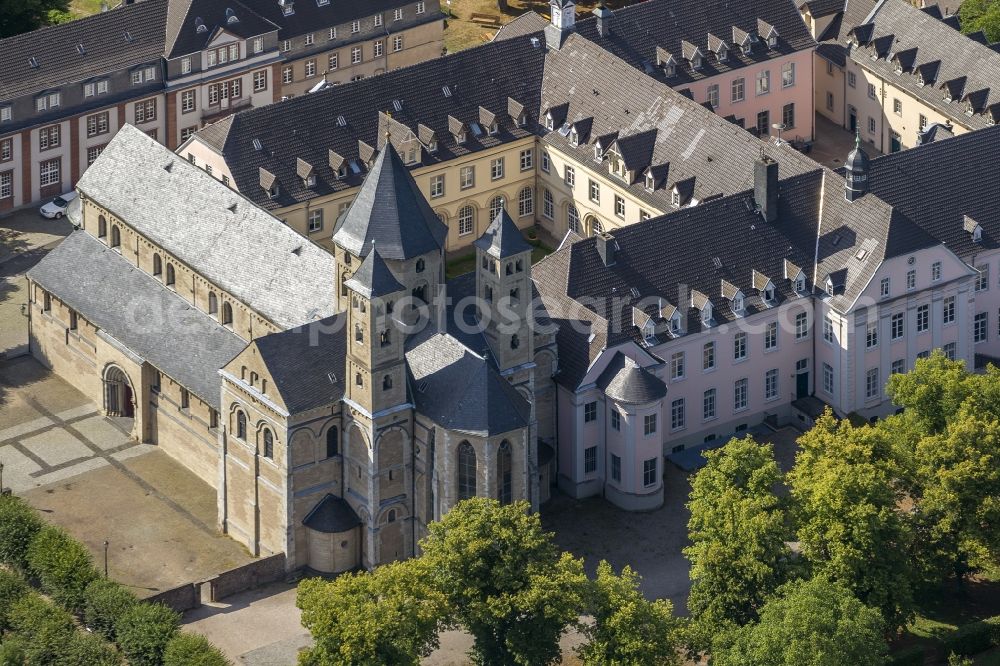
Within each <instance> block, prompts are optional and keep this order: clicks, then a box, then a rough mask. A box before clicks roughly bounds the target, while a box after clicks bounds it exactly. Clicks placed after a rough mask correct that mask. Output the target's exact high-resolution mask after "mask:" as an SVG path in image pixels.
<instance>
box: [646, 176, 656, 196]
mask: <svg viewBox="0 0 1000 666" xmlns="http://www.w3.org/2000/svg"><path fill="white" fill-rule="evenodd" d="M655 187H656V181H655V179H654V178H653V174H651V173H647V174H646V191H647V192H652V191H653V190H654V189H655Z"/></svg>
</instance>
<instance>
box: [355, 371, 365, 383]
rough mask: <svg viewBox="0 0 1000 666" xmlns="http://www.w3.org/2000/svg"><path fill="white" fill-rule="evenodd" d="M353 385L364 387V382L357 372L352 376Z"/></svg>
mask: <svg viewBox="0 0 1000 666" xmlns="http://www.w3.org/2000/svg"><path fill="white" fill-rule="evenodd" d="M354 383H355V384H356V385H358V386H364V385H365V382H364V380H363V379H362V378H361V373H360V372H357V373H355V374H354Z"/></svg>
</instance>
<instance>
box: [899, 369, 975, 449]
mask: <svg viewBox="0 0 1000 666" xmlns="http://www.w3.org/2000/svg"><path fill="white" fill-rule="evenodd" d="M969 380H970V375H969V373H968V372H967V371H966V369H965V363H964V362H963V361H951V360H949V359H948V357H947V356H945V355H944V354H943V353H941V350H935V351H934V353H933V354H931V355H930V356H929V357H927V358H922V359H917V363H916V365H914V366H913V370H911V371H910V372H907V373H897V374H894V375H892V376H890V377H889V381H888V382H886V386H885V390H886V394H887V395H888V396H889V397H890V398H892V401H893V402H894V403H895V404H897V405H899V406H900V407H903V408H904V412H903V414H902V415H901V416H902V419H897V420H903V421H908V422H912V423H913V424H914V425H915V427H913V428H912V429H910V428H908V430H912V431H913V432H916V433H919V434H920V435H934V434H937V433H940V432H944V429H945V427H946V426H947V425H948V418H949V417H950V416H951V415H953V414H955V413H956V412H958V408H959V407H961V405H962V403H963V402H965V399H966V398H968V397H969V395H970V394H971V393H972V392H973V391H974V390H975V387H974V385H973V383H972V382H970V381H969Z"/></svg>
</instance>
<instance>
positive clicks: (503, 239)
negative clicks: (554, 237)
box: [475, 210, 531, 259]
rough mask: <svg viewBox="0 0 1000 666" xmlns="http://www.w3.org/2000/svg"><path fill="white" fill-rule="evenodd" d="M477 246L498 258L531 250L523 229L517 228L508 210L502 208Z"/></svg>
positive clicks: (476, 243)
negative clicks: (522, 233) (522, 231)
mask: <svg viewBox="0 0 1000 666" xmlns="http://www.w3.org/2000/svg"><path fill="white" fill-rule="evenodd" d="M475 246H476V247H478V248H479V249H480V250H482V251H483V252H485V253H486V254H488V255H490V256H491V257H496V258H497V259H505V258H507V257H511V256H513V255H515V254H521V253H522V252H531V245H529V244H528V241H526V240H524V236H522V235H521V230H520V229H518V228H517V225H516V224H514V220H512V219H511V218H510V215H508V214H507V211H506V210H501V211H500V213H499V214H498V215H497V216H496V217H495V218H494V219H493V222H491V223H490V226H489V227H487V229H486V232H485V233H484V234H483V235H482V236H480V237H479V238H478V239H477V240H476V242H475Z"/></svg>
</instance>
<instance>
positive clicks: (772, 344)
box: [764, 321, 778, 351]
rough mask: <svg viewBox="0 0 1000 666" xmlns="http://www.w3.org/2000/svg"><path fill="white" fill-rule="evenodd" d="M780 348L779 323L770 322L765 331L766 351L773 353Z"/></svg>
mask: <svg viewBox="0 0 1000 666" xmlns="http://www.w3.org/2000/svg"><path fill="white" fill-rule="evenodd" d="M777 348H778V322H776V321H771V322H768V324H767V328H766V329H764V351H771V350H772V349H777Z"/></svg>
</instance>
